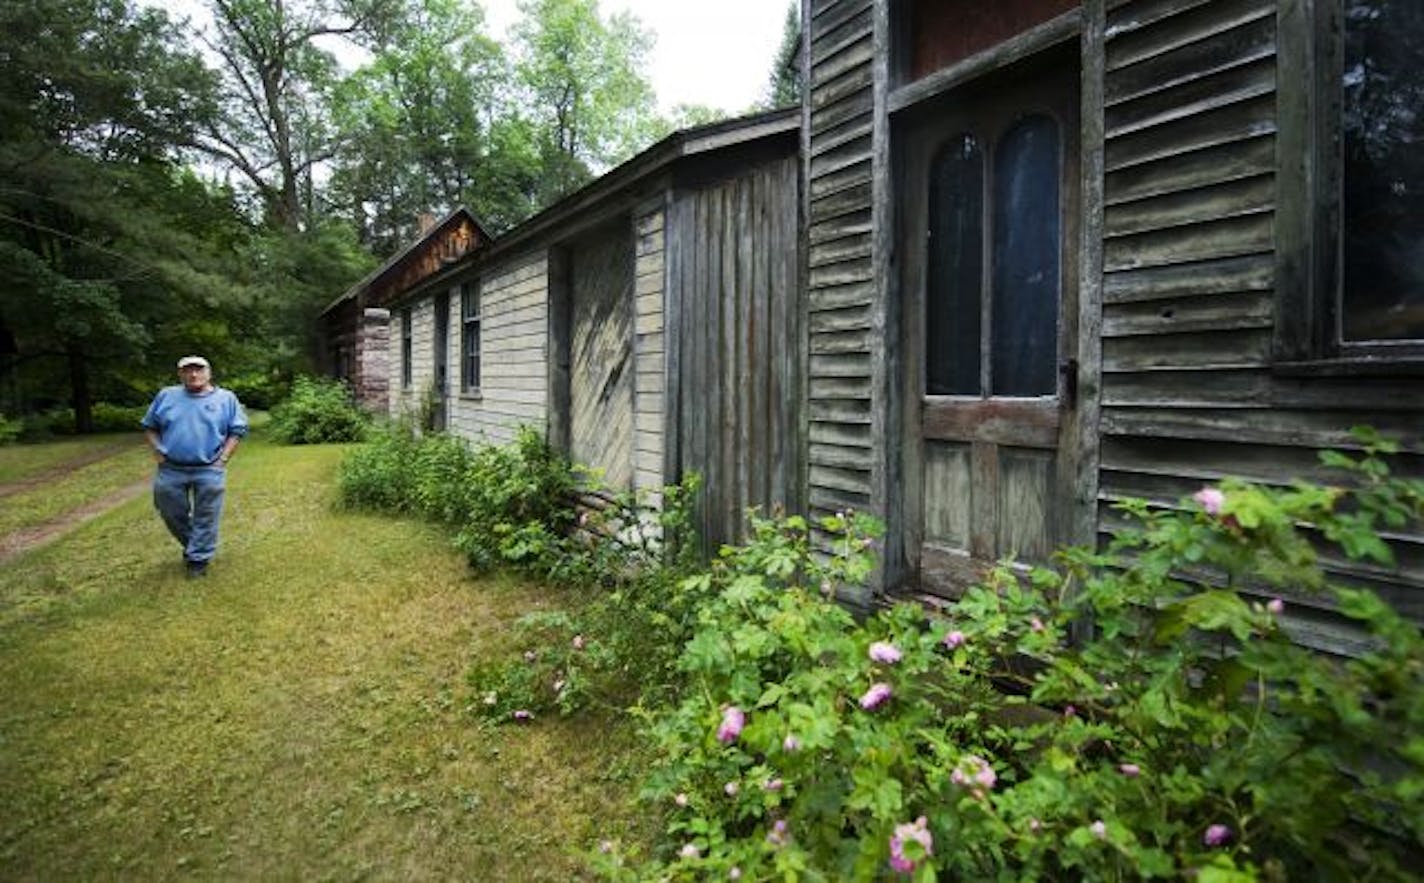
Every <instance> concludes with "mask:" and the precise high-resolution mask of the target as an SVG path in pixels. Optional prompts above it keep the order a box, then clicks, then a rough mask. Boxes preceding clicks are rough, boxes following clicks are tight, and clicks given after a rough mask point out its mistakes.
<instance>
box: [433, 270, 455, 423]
mask: <svg viewBox="0 0 1424 883" xmlns="http://www.w3.org/2000/svg"><path fill="white" fill-rule="evenodd" d="M433 344H434V345H433V347H432V350H433V351H434V356H435V364H434V366H433V367H434V372H435V376H434V379H433V383H434V387H435V389H434V393H433V395H434V401H433V402H432V403H431V404H432V405H433V408H434V410H433V411H432V413H431V415H430V417H431V423H432V424H433V426H434V428H435V430H436V431H444V430H445V429H446V428H447V423H448V409H447V407H446V402H447V398H448V395H449V390H450V292H448V291H442V292H440V293H439V294H437V295H435V339H434V341H433Z"/></svg>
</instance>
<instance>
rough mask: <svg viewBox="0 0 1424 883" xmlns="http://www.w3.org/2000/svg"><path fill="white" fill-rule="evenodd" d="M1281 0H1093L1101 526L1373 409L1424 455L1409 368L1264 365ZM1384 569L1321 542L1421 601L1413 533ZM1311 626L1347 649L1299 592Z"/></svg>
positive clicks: (1411, 460)
mask: <svg viewBox="0 0 1424 883" xmlns="http://www.w3.org/2000/svg"><path fill="white" fill-rule="evenodd" d="M1276 23H1277V4H1276V2H1274V0H1216V2H1205V3H1203V2H1178V3H1168V2H1162V0H1136V2H1125V3H1119V4H1116V5H1115V6H1114V8H1112V10H1111V11H1110V12H1109V13H1108V15H1107V26H1106V38H1107V39H1106V59H1105V61H1106V64H1105V67H1106V73H1105V74H1104V80H1103V84H1102V93H1103V95H1104V99H1103V124H1104V136H1105V149H1104V160H1105V171H1104V174H1103V179H1102V193H1103V202H1104V219H1103V227H1102V243H1103V265H1104V269H1103V278H1102V291H1103V306H1102V405H1101V407H1102V411H1101V424H1100V431H1101V436H1102V441H1101V471H1100V474H1099V479H1100V480H1099V494H1098V497H1099V504H1100V507H1099V516H1098V524H1099V529H1100V530H1102V531H1107V530H1109V529H1111V528H1112V527H1113V526H1114V524H1115V518H1116V515H1115V513H1114V511H1113V508H1112V507H1113V504H1114V503H1116V502H1117V501H1118V500H1120V499H1122V498H1124V497H1129V496H1138V497H1146V498H1148V499H1151V500H1154V501H1156V502H1159V503H1162V504H1164V505H1169V504H1172V503H1173V502H1174V501H1176V500H1177V499H1179V498H1181V497H1182V496H1184V495H1187V494H1190V493H1192V492H1193V491H1195V490H1197V489H1198V488H1200V487H1201V486H1202V485H1203V484H1205V483H1209V482H1213V481H1216V480H1219V479H1220V478H1222V477H1223V476H1226V475H1240V476H1244V477H1246V478H1248V479H1253V480H1257V481H1262V482H1267V483H1276V484H1284V483H1287V482H1289V481H1290V480H1291V479H1293V478H1295V477H1296V476H1302V477H1311V478H1317V479H1320V478H1328V475H1327V474H1326V473H1324V472H1323V471H1322V470H1321V469H1320V468H1319V467H1318V465H1317V462H1316V460H1317V458H1316V453H1317V451H1318V450H1321V449H1324V448H1328V447H1342V448H1348V447H1352V446H1353V443H1352V440H1351V438H1350V436H1349V433H1348V429H1349V427H1350V426H1351V425H1353V424H1357V423H1369V424H1372V425H1374V426H1376V427H1378V428H1380V429H1381V430H1383V431H1385V432H1387V433H1390V434H1392V435H1394V436H1396V437H1400V438H1402V439H1403V440H1404V442H1405V445H1406V447H1407V450H1408V451H1409V453H1407V454H1406V455H1405V456H1404V457H1403V458H1402V460H1401V463H1400V467H1401V468H1402V469H1403V470H1404V471H1405V472H1407V473H1411V474H1420V473H1421V472H1424V458H1421V457H1420V456H1419V454H1420V453H1421V452H1424V419H1421V417H1424V396H1421V395H1420V394H1419V392H1420V390H1419V385H1418V383H1417V381H1410V380H1407V379H1391V378H1385V377H1354V378H1346V377H1331V378H1326V377H1319V378H1316V377H1292V376H1287V375H1282V374H1280V373H1279V372H1276V371H1273V370H1272V363H1271V359H1272V347H1271V342H1272V334H1273V330H1274V329H1273V322H1274V320H1273V307H1274V301H1275V297H1276V294H1277V292H1276V278H1275V265H1276V258H1277V256H1276V254H1275V248H1276V237H1275V226H1276V225H1275V220H1276V219H1275V213H1276V209H1277V204H1278V202H1279V201H1280V194H1279V193H1278V192H1277V188H1276V170H1277V163H1278V159H1277V149H1276V148H1277V144H1276V119H1277V117H1276V90H1277V87H1278V85H1280V86H1284V84H1278V83H1277V62H1276V55H1275V53H1276V45H1277V33H1276V27H1277V24H1276ZM1391 544H1392V545H1393V547H1394V549H1395V551H1396V553H1397V555H1398V558H1399V565H1398V567H1397V568H1396V570H1395V571H1394V572H1392V573H1389V572H1382V571H1381V570H1380V569H1378V568H1372V567H1367V566H1363V565H1360V564H1350V563H1346V562H1342V561H1332V562H1331V569H1332V571H1333V573H1334V575H1335V576H1336V577H1337V578H1340V579H1344V580H1349V581H1354V582H1357V583H1361V584H1365V585H1370V586H1372V587H1375V588H1379V589H1381V590H1383V591H1384V592H1385V594H1386V595H1387V597H1389V598H1390V600H1391V601H1393V602H1394V603H1395V605H1396V606H1397V607H1399V608H1400V609H1401V610H1403V611H1404V612H1406V614H1408V615H1410V616H1412V617H1413V618H1415V619H1416V620H1421V621H1424V565H1421V561H1424V537H1420V536H1419V535H1417V534H1411V535H1396V536H1393V537H1391ZM1294 600H1295V601H1296V603H1294V604H1292V605H1291V607H1292V609H1293V610H1294V611H1295V612H1296V615H1295V619H1294V621H1293V627H1294V629H1295V630H1296V633H1297V635H1298V636H1299V638H1300V639H1301V640H1302V641H1303V642H1305V643H1307V644H1312V645H1315V646H1319V647H1322V648H1326V649H1331V650H1342V649H1345V650H1348V649H1349V646H1350V640H1351V639H1350V636H1349V634H1348V632H1347V631H1346V630H1345V629H1343V628H1342V626H1341V624H1340V623H1339V622H1338V621H1337V620H1335V619H1334V618H1333V617H1332V616H1331V614H1330V613H1329V611H1328V610H1325V609H1324V608H1323V604H1322V602H1320V601H1318V600H1314V599H1311V598H1308V597H1301V598H1298V599H1294Z"/></svg>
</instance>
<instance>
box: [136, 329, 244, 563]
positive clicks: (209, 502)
mask: <svg viewBox="0 0 1424 883" xmlns="http://www.w3.org/2000/svg"><path fill="white" fill-rule="evenodd" d="M178 379H179V380H180V381H182V383H180V384H179V385H178V386H167V387H164V388H163V389H162V390H160V391H159V393H158V395H157V396H155V397H154V399H153V404H151V405H149V406H148V413H147V414H145V415H144V416H143V421H142V423H143V434H144V435H145V436H147V438H148V443H149V445H150V446H151V447H152V448H153V457H154V460H155V461H156V462H157V463H158V475H156V476H155V477H154V479H153V505H154V507H155V508H157V509H158V514H159V515H161V516H163V523H164V524H166V525H168V530H169V532H170V533H172V534H173V536H174V537H175V538H176V539H177V540H178V542H179V543H180V544H181V545H182V546H183V560H184V561H185V562H186V566H187V570H188V576H190V577H197V576H204V575H205V574H206V573H207V571H208V562H209V561H211V560H213V554H214V553H216V552H217V548H218V521H219V520H220V519H221V518H222V504H223V492H224V491H225V490H226V489H227V463H228V461H229V460H231V459H232V452H233V451H234V450H236V449H237V443H238V442H239V441H241V439H242V437H243V436H244V435H246V434H247V415H246V414H244V413H243V412H242V405H241V404H240V403H239V402H238V400H237V396H235V395H233V394H232V393H231V392H229V391H228V390H225V389H221V388H219V387H216V386H213V375H212V366H210V365H209V364H208V360H207V359H205V358H203V357H202V356H184V357H183V358H181V359H179V360H178Z"/></svg>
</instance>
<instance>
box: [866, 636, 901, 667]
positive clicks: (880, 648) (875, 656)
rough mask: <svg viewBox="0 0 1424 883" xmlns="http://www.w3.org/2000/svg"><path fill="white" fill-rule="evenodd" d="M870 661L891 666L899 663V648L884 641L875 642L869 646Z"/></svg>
mask: <svg viewBox="0 0 1424 883" xmlns="http://www.w3.org/2000/svg"><path fill="white" fill-rule="evenodd" d="M870 659H871V661H873V662H883V663H885V664H887V665H893V664H895V663H897V662H899V661H900V648H899V647H896V646H895V645H894V644H890V643H887V642H885V641H876V642H875V643H874V644H871V645H870Z"/></svg>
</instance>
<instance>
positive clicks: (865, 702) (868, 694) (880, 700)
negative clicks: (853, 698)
mask: <svg viewBox="0 0 1424 883" xmlns="http://www.w3.org/2000/svg"><path fill="white" fill-rule="evenodd" d="M891 692H892V691H891V689H890V685H889V684H884V683H881V684H872V685H871V687H870V689H869V690H866V691H865V695H864V696H862V697H860V707H861V708H864V709H865V710H866V711H874V710H875V709H877V708H879V707H880V706H882V705H884V704H885V702H886V700H888V699H889V698H890V694H891Z"/></svg>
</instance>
